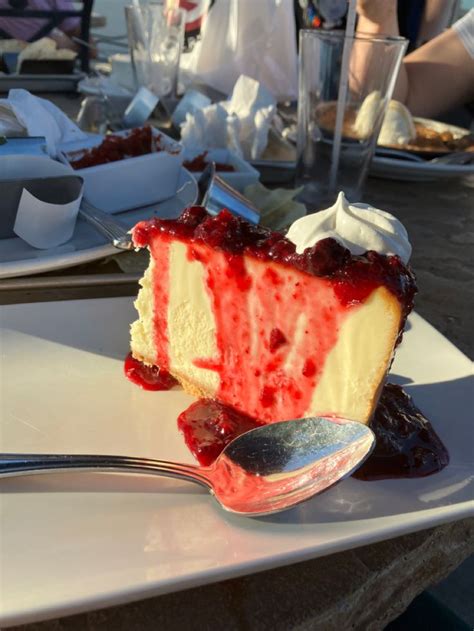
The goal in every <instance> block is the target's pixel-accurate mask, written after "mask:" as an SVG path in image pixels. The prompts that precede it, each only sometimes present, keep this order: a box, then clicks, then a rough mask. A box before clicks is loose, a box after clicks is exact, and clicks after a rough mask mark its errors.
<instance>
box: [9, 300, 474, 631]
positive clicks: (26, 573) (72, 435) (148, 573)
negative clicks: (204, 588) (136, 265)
mask: <svg viewBox="0 0 474 631" xmlns="http://www.w3.org/2000/svg"><path fill="white" fill-rule="evenodd" d="M134 318H135V314H134V309H133V307H132V299H131V298H110V299H101V300H84V301H71V302H56V303H37V304H28V305H15V306H4V307H1V308H0V322H1V323H2V324H1V326H2V328H3V330H2V332H1V335H2V345H3V349H2V355H1V361H2V365H1V366H0V370H1V374H2V381H3V383H2V385H3V393H4V396H3V401H2V411H3V414H2V431H1V432H0V440H1V445H0V447H1V451H8V452H20V451H23V452H57V453H60V452H63V453H67V452H70V453H112V454H113V453H116V454H125V455H139V456H145V457H152V458H165V459H175V460H181V461H188V462H190V461H192V458H191V456H190V454H189V452H188V450H187V449H186V447H185V445H184V443H183V440H182V439H181V436H180V435H179V433H178V431H177V428H176V418H177V415H178V414H179V412H180V411H182V410H183V409H184V408H185V407H187V406H188V405H189V404H190V403H191V401H192V399H191V397H189V396H188V395H185V394H184V393H183V392H182V391H181V390H174V391H170V392H145V391H143V390H140V389H139V388H138V387H136V386H134V385H133V384H131V383H129V382H128V381H127V380H126V379H125V377H124V376H123V371H122V361H123V358H124V356H125V354H126V353H127V350H128V329H129V323H130V322H131V321H132V320H133V319H134ZM410 323H411V327H410V330H409V331H408V332H407V334H406V337H405V339H404V341H403V343H402V345H401V347H400V348H399V351H398V353H397V359H396V361H395V364H394V366H393V376H392V379H393V380H395V381H397V382H398V383H403V384H406V387H407V390H408V391H409V392H410V393H411V394H412V395H413V397H414V399H415V401H416V403H417V404H418V405H419V406H420V407H421V408H422V409H423V410H424V411H425V413H426V414H427V415H428V417H430V418H431V420H432V422H433V424H434V426H435V428H436V430H437V431H438V433H439V434H440V436H441V438H442V440H443V441H444V442H445V444H446V445H447V447H448V449H449V451H450V455H451V464H450V465H449V466H448V467H447V468H446V469H445V470H444V471H442V472H441V473H438V474H436V475H433V476H430V477H427V478H420V479H414V480H386V481H380V482H362V481H358V480H355V479H352V478H350V479H348V480H345V481H344V482H342V483H341V484H339V485H337V486H335V487H334V488H332V489H330V490H329V491H328V492H327V493H324V494H323V495H321V496H319V497H317V498H313V500H311V501H309V502H307V503H305V504H302V505H300V506H298V507H296V508H295V509H293V510H291V511H287V512H285V513H281V514H278V515H275V516H273V517H264V518H255V519H249V518H243V517H238V516H236V515H231V514H228V513H225V512H224V511H223V510H221V509H220V508H219V507H218V505H217V504H216V503H215V501H214V500H213V499H212V497H211V496H210V495H208V494H207V492H205V491H204V490H203V489H201V488H200V487H197V486H194V485H192V484H187V483H185V482H180V481H176V480H166V479H165V478H151V477H142V476H123V475H111V474H84V473H83V474H78V473H70V474H56V475H45V476H34V477H22V478H9V479H3V480H1V481H0V490H1V492H2V502H1V511H2V514H1V518H0V532H1V533H2V542H1V543H2V589H1V593H0V607H1V614H0V626H2V628H4V627H5V626H8V625H13V624H20V623H26V622H30V621H34V620H40V619H43V618H48V617H55V616H60V615H65V614H73V613H77V612H80V611H84V610H89V609H92V608H95V607H102V606H108V605H112V604H114V603H121V602H127V601H132V600H136V599H140V598H145V597H148V596H152V595H155V594H161V593H165V592H171V591H175V590H179V589H184V588H188V587H191V586H195V585H199V584H203V583H210V582H212V581H217V580H221V579H226V578H230V577H234V576H238V575H241V574H245V573H251V572H254V571H257V570H263V569H267V568H271V567H276V566H279V565H284V564H288V563H293V562H296V561H300V560H303V559H309V558H312V557H316V556H322V555H326V554H330V553H333V552H337V551H341V550H345V549H349V548H354V547H356V546H360V545H365V544H369V543H372V542H375V541H379V540H383V539H387V538H390V537H395V536H398V535H401V534H404V533H407V532H411V531H415V530H420V529H423V528H428V527H430V526H434V525H436V524H440V523H443V522H447V521H451V520H456V519H460V518H462V517H465V516H467V515H469V514H472V513H473V508H474V502H473V501H472V497H473V480H474V463H473V453H472V440H471V438H472V419H471V415H472V390H471V389H470V385H469V380H470V378H471V363H470V362H469V361H468V359H467V358H466V357H465V356H464V355H463V354H462V353H461V352H460V351H458V350H457V349H456V348H455V347H454V346H453V345H452V344H450V343H449V342H448V341H447V340H446V339H444V338H443V337H442V336H441V335H440V334H439V333H438V332H436V331H435V330H434V329H433V328H432V327H431V326H430V325H428V324H427V323H426V322H425V321H424V320H422V319H421V318H420V317H419V316H417V315H413V316H412V317H411V318H410Z"/></svg>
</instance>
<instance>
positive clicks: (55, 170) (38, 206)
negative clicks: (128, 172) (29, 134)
mask: <svg viewBox="0 0 474 631" xmlns="http://www.w3.org/2000/svg"><path fill="white" fill-rule="evenodd" d="M82 188H83V181H82V178H80V177H79V176H77V175H74V174H73V172H72V171H71V169H70V168H69V167H67V166H66V165H64V164H60V163H59V162H55V161H54V160H51V159H50V158H42V157H38V156H17V155H16V156H15V155H11V156H0V199H1V200H2V213H1V216H0V239H8V238H11V237H14V236H18V237H20V238H21V239H23V240H24V241H26V242H27V243H28V244H29V245H31V246H33V247H35V248H39V249H47V248H52V247H56V246H58V245H61V244H63V243H65V242H66V241H68V240H69V239H70V238H71V237H72V234H73V232H74V228H75V225H76V219H77V213H78V211H79V206H80V204H81V199H82Z"/></svg>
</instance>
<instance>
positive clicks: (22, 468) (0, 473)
mask: <svg viewBox="0 0 474 631" xmlns="http://www.w3.org/2000/svg"><path fill="white" fill-rule="evenodd" d="M68 471H98V472H116V473H141V474H148V475H160V476H165V477H170V478H180V479H182V480H188V481H189V482H196V483H198V484H201V485H203V486H205V487H206V488H208V489H209V488H211V483H210V481H209V479H208V478H207V477H206V475H205V473H204V470H203V469H201V468H199V467H195V466H193V465H188V464H182V463H179V462H168V461H166V460H150V459H148V458H131V457H128V456H99V455H75V454H74V455H68V454H57V455H56V454H8V453H7V454H0V478H5V477H12V476H20V475H31V474H33V473H55V472H68Z"/></svg>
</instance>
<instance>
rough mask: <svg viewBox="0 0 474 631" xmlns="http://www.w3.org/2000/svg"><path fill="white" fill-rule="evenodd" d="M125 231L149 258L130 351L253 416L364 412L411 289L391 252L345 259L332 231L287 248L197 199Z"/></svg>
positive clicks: (363, 416) (365, 415)
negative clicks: (210, 211) (176, 212)
mask: <svg viewBox="0 0 474 631" xmlns="http://www.w3.org/2000/svg"><path fill="white" fill-rule="evenodd" d="M134 237H135V241H136V243H137V245H148V246H149V247H150V250H151V254H152V260H153V264H152V266H151V268H150V270H149V272H148V273H147V275H145V277H144V279H143V281H142V285H143V287H142V290H141V292H140V295H139V297H138V299H137V302H136V306H137V309H138V311H139V314H140V319H139V321H138V322H137V323H135V324H134V325H133V326H132V352H133V355H134V357H137V358H138V359H142V360H144V361H145V362H147V363H154V364H157V365H158V366H160V367H161V368H163V369H164V370H168V371H169V372H170V373H171V374H172V375H173V376H174V377H176V378H177V379H178V380H179V381H180V382H181V383H182V385H183V386H184V387H185V389H186V390H188V391H189V392H190V393H192V394H194V395H196V396H205V397H211V398H215V399H217V400H219V401H222V402H224V403H226V404H228V405H230V406H232V407H234V408H235V409H237V410H239V411H241V412H244V413H246V414H248V415H250V416H253V417H255V418H258V419H259V420H260V421H263V422H267V423H268V422H273V421H279V420H285V419H290V418H300V417H302V416H308V415H311V414H334V415H338V416H349V417H351V418H354V419H355V420H360V421H362V422H368V420H369V418H370V414H371V411H372V409H373V406H374V404H375V397H376V395H377V393H378V388H379V385H380V384H381V382H382V381H383V379H384V377H385V373H386V370H387V367H388V366H389V363H390V359H391V355H392V351H393V347H394V342H395V340H396V338H397V335H398V332H399V330H401V328H402V322H403V320H404V317H406V313H408V311H409V308H410V306H409V301H410V300H411V299H412V297H413V296H412V293H413V292H412V290H413V291H414V285H413V283H412V277H411V276H410V274H409V272H408V270H407V269H406V268H405V267H404V266H403V264H402V263H401V262H400V260H399V259H398V257H393V261H391V262H389V263H387V260H388V257H381V256H379V255H377V254H376V253H375V252H372V253H367V255H364V256H363V257H353V256H351V254H350V252H349V251H348V250H346V249H345V248H343V247H342V246H341V245H339V244H338V243H336V242H335V241H334V240H333V239H324V240H323V241H321V242H319V243H318V244H316V245H315V246H313V247H312V248H308V249H307V250H305V251H304V253H302V254H298V253H297V252H296V251H295V246H294V244H292V243H290V242H289V241H288V240H287V239H285V238H284V237H283V236H281V235H277V234H275V233H270V232H268V231H266V230H264V229H262V228H258V227H252V226H249V224H246V223H244V222H242V221H241V220H239V219H236V218H235V217H233V216H232V215H230V213H225V212H223V213H221V214H220V215H219V216H218V217H214V218H211V217H209V216H208V215H207V213H205V211H203V210H202V209H191V210H190V211H189V212H188V214H187V215H186V213H185V215H184V216H183V218H181V219H178V220H177V221H160V220H156V221H155V222H148V223H146V224H139V226H138V227H137V228H136V229H135V233H134ZM405 294H406V295H405ZM150 310H151V313H150ZM374 321H377V323H378V324H377V331H378V336H377V338H374V336H373V331H372V330H371V329H372V326H371V323H372V322H374ZM150 323H151V324H150ZM148 340H152V341H153V342H152V346H153V348H152V349H150V348H149V347H147V345H146V342H147V341H148ZM346 366H347V367H348V369H346V368H345V367H346ZM343 367H344V368H343ZM352 371H353V374H352Z"/></svg>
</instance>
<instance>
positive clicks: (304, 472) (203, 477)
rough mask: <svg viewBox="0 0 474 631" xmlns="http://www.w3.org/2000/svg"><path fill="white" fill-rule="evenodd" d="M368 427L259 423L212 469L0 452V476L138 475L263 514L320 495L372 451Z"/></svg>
mask: <svg viewBox="0 0 474 631" xmlns="http://www.w3.org/2000/svg"><path fill="white" fill-rule="evenodd" d="M374 444H375V436H374V434H373V432H372V431H371V430H370V428H369V427H367V426H366V425H363V424H362V423H358V422H356V421H349V420H347V419H336V418H331V419H329V418H324V417H311V418H306V419H297V420H294V421H282V422H279V423H272V424H270V425H264V426H262V427H257V428H256V429H252V430H250V431H248V432H245V433H244V434H241V435H240V436H238V437H237V438H235V439H234V440H233V441H232V442H230V443H229V444H228V445H227V446H226V447H225V449H224V450H223V451H222V453H221V454H220V455H219V457H218V458H217V460H216V461H215V462H214V463H213V464H212V465H211V466H210V467H198V466H194V465H188V464H184V463H177V462H168V461H164V460H150V459H147V458H132V457H128V456H100V455H72V454H71V455H67V454H8V453H4V454H0V477H10V476H18V475H29V474H32V473H48V472H60V471H101V472H120V473H141V474H151V475H161V476H168V477H177V478H181V479H184V480H188V481H191V482H196V483H198V484H201V485H203V486H205V487H206V488H207V489H208V490H209V491H210V492H211V493H212V494H213V495H214V497H215V498H216V500H217V501H218V502H219V504H220V505H221V506H222V507H223V508H224V509H226V510H227V511H231V512H234V513H239V514H241V515H248V516H258V515H268V514H270V513H276V512H279V511H283V510H286V509H288V508H291V507H292V506H295V505H296V504H299V503H300V502H303V501H305V500H307V499H309V498H311V497H313V496H314V495H317V494H318V493H321V492H322V491H324V490H325V489H327V488H328V487H330V486H332V485H333V484H335V483H336V482H338V481H340V480H342V479H343V478H345V477H347V476H348V475H350V474H351V473H352V472H353V471H355V469H357V468H358V467H359V466H360V465H361V464H362V462H363V461H364V460H365V459H366V458H367V456H368V455H369V454H370V452H371V451H372V449H373V447H374Z"/></svg>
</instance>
